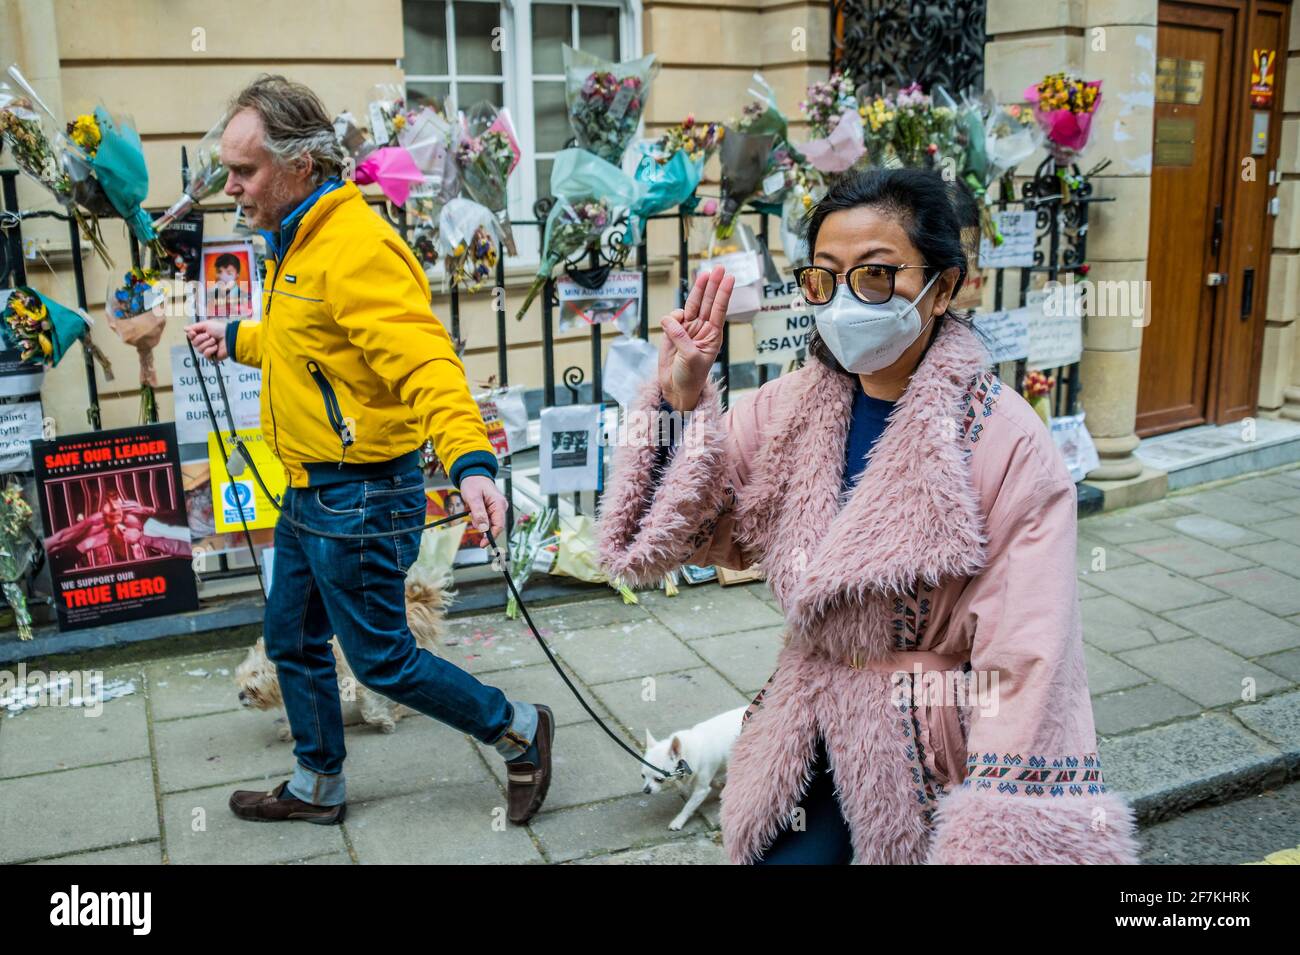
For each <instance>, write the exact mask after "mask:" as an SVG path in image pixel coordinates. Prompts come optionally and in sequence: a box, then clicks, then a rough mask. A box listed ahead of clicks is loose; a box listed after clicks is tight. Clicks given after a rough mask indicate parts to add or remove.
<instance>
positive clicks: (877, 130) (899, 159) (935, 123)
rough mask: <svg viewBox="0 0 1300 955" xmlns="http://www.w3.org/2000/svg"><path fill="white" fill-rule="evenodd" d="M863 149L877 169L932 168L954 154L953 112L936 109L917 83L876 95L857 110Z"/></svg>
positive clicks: (943, 108) (945, 109) (954, 116)
mask: <svg viewBox="0 0 1300 955" xmlns="http://www.w3.org/2000/svg"><path fill="white" fill-rule="evenodd" d="M859 112H860V114H861V116H862V118H863V119H864V120H865V121H866V129H865V135H866V146H867V151H868V152H869V153H870V155H871V161H872V163H873V164H875V165H877V166H883V167H886V168H897V167H901V166H934V165H935V164H936V163H937V162H938V161H939V160H940V158H941V157H943V156H951V155H954V153H955V152H956V149H955V144H956V131H955V120H956V115H955V112H954V110H953V109H952V108H951V107H948V106H936V105H934V102H933V100H932V99H931V98H930V96H929V95H927V94H925V93H923V92H921V85H920V84H919V83H911V84H909V85H907V86H905V87H903V88H902V89H901V90H899V91H898V92H897V93H896V94H891V95H885V96H876V97H873V98H872V99H871V100H869V101H868V102H866V103H864V104H863V105H862V106H861V107H859Z"/></svg>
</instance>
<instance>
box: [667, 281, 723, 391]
mask: <svg viewBox="0 0 1300 955" xmlns="http://www.w3.org/2000/svg"><path fill="white" fill-rule="evenodd" d="M735 286H736V277H735V276H734V275H728V274H727V272H726V269H724V268H723V267H722V266H720V265H719V266H716V267H715V268H714V269H713V270H712V271H711V272H701V273H700V274H699V275H698V276H697V277H696V279H695V285H694V287H692V288H691V294H690V296H689V297H688V298H687V299H686V305H685V306H684V307H682V308H675V309H673V310H672V311H671V312H669V313H668V314H667V315H665V316H664V317H663V318H662V319H660V320H659V325H660V327H661V328H663V330H664V339H663V343H662V344H661V345H660V346H659V390H660V391H661V392H662V393H663V396H664V397H665V398H666V399H667V400H668V403H669V404H670V405H672V406H673V408H674V409H676V410H677V411H692V410H694V408H695V405H696V404H697V403H698V402H699V400H700V392H701V391H703V390H704V383H705V382H706V381H708V378H709V369H710V368H712V367H713V362H714V361H715V360H716V359H717V357H718V352H719V351H720V350H721V349H722V323H723V322H725V321H726V319H727V305H728V303H729V302H730V301H731V290H732V289H733V288H735Z"/></svg>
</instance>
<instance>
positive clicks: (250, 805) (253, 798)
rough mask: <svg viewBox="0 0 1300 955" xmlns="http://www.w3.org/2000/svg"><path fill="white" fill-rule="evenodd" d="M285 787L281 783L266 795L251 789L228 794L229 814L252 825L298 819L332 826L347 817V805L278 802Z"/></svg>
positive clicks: (283, 800)
mask: <svg viewBox="0 0 1300 955" xmlns="http://www.w3.org/2000/svg"><path fill="white" fill-rule="evenodd" d="M288 785H289V780H287V779H286V780H285V781H284V782H282V783H280V785H278V786H276V787H275V788H274V789H272V790H271V791H270V792H259V791H256V790H252V789H237V790H235V791H234V792H233V793H231V794H230V811H231V812H233V813H234V814H235V815H236V816H238V817H239V818H240V819H251V820H252V821H253V822H288V821H290V820H294V819H301V820H302V821H304V822H311V823H315V824H316V825H318V826H332V825H335V824H337V823H340V822H342V821H343V819H344V817H345V816H347V814H348V804H347V803H345V802H344V803H339V804H338V805H337V806H317V805H314V804H312V803H309V802H303V801H302V800H301V799H298V798H296V797H294V796H290V797H289V798H288V799H281V798H280V796H281V795H282V794H283V793H284V788H285V787H286V786H288Z"/></svg>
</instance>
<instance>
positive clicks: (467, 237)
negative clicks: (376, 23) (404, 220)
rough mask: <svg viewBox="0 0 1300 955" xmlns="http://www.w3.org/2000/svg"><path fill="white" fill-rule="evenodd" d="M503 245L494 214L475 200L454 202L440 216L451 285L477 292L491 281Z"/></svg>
mask: <svg viewBox="0 0 1300 955" xmlns="http://www.w3.org/2000/svg"><path fill="white" fill-rule="evenodd" d="M500 242H501V240H500V238H499V237H498V235H497V229H496V219H495V217H494V216H493V215H492V212H491V210H489V209H487V208H485V207H483V206H481V205H479V204H478V203H477V202H474V201H473V200H471V199H463V198H457V199H452V200H451V201H450V202H448V203H447V204H446V205H445V206H444V207H443V209H442V212H441V213H440V214H439V216H438V230H437V244H438V251H439V252H440V253H441V255H442V256H443V264H444V267H445V269H446V281H447V282H448V283H449V284H451V285H459V286H461V287H462V288H464V289H465V290H466V291H468V292H477V291H478V290H479V289H481V288H482V287H483V285H484V283H486V282H489V281H491V280H492V278H493V277H494V276H495V275H496V268H497V258H498V256H499V255H500V252H499V246H500Z"/></svg>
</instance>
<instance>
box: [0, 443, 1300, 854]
mask: <svg viewBox="0 0 1300 955" xmlns="http://www.w3.org/2000/svg"><path fill="white" fill-rule="evenodd" d="M1078 571H1079V581H1080V600H1081V610H1082V616H1083V620H1084V640H1085V644H1086V663H1087V667H1088V674H1089V688H1090V690H1091V692H1092V694H1093V707H1094V714H1095V716H1096V722H1097V728H1098V736H1099V746H1100V749H1101V754H1102V764H1103V767H1104V769H1105V773H1106V778H1107V782H1108V784H1109V785H1111V786H1113V787H1114V788H1116V789H1118V790H1120V791H1121V792H1123V793H1125V794H1126V795H1128V796H1129V797H1130V798H1131V799H1133V800H1134V803H1135V805H1136V806H1137V807H1138V810H1139V814H1140V816H1141V817H1142V818H1143V819H1144V820H1146V821H1149V822H1155V821H1156V820H1160V819H1165V818H1168V817H1170V816H1173V815H1176V814H1178V813H1181V812H1183V811H1185V810H1187V809H1188V808H1190V807H1193V806H1197V805H1202V804H1206V803H1211V804H1212V803H1215V802H1218V801H1222V800H1224V799H1227V798H1230V797H1233V796H1237V795H1242V794H1248V793H1252V792H1258V791H1260V789H1261V787H1265V786H1276V785H1279V784H1282V783H1284V782H1285V781H1286V780H1288V779H1294V778H1295V777H1296V776H1297V775H1298V774H1300V468H1291V469H1286V470H1280V471H1276V472H1272V473H1267V474H1263V475H1256V476H1248V477H1245V478H1241V479H1237V480H1234V481H1231V482H1225V483H1222V484H1219V485H1215V486H1207V487H1201V488H1195V489H1191V490H1189V491H1186V492H1179V493H1175V494H1172V495H1170V496H1169V497H1168V498H1166V499H1164V500H1162V501H1158V502H1154V503H1152V504H1144V505H1141V506H1139V507H1134V508H1129V509H1127V510H1123V511H1116V512H1111V513H1107V514H1103V515H1098V516H1095V517H1089V518H1085V519H1083V520H1082V521H1081V522H1080V525H1079V551H1078ZM525 596H526V594H525ZM638 596H639V598H640V599H639V602H638V603H637V604H635V605H629V604H626V603H624V602H623V600H622V599H621V598H619V597H618V596H617V595H616V594H614V593H613V591H610V592H609V594H608V595H605V596H600V597H597V598H593V599H589V600H584V601H580V602H577V603H569V604H563V605H558V606H549V607H539V608H537V609H536V610H535V611H533V616H534V619H535V620H536V622H537V624H538V626H539V627H540V628H541V630H542V632H543V635H544V636H545V638H546V639H547V641H548V642H549V644H550V646H551V647H552V648H553V650H554V652H555V653H556V655H557V657H559V659H560V660H561V661H562V664H563V666H564V667H565V669H566V672H567V673H568V674H569V676H570V678H571V679H572V680H573V681H574V682H575V683H576V684H577V685H578V687H579V688H580V689H581V690H582V691H583V693H584V694H585V695H586V697H587V699H588V700H589V701H590V703H591V705H592V706H593V708H594V709H595V710H596V711H597V712H598V713H600V714H601V716H602V717H604V718H606V719H607V720H608V721H609V722H610V724H611V725H612V726H613V727H614V728H615V729H616V731H617V732H619V733H620V734H622V736H623V737H624V739H625V741H626V742H628V743H629V744H633V745H637V744H640V743H641V741H642V740H643V739H644V735H645V731H646V730H647V729H649V730H651V731H652V732H653V733H654V734H655V735H656V736H660V737H662V736H665V735H667V734H668V733H670V732H671V731H673V730H675V729H680V728H683V727H684V726H689V725H691V724H693V723H695V722H696V721H698V720H700V719H704V718H706V717H708V716H711V715H715V714H717V713H719V712H722V711H723V710H726V709H729V708H731V707H734V706H739V705H742V704H743V703H745V702H747V701H748V700H749V699H750V698H751V697H752V696H753V694H754V693H755V691H757V690H758V689H759V687H761V686H762V684H763V683H764V682H765V681H766V679H767V677H768V676H769V675H770V673H771V668H772V666H773V665H774V662H775V659H776V654H777V652H778V650H779V648H780V642H781V640H780V638H781V629H782V619H781V614H780V611H779V609H778V608H777V607H776V605H775V602H774V600H773V599H772V596H771V594H770V593H769V592H768V591H767V588H766V585H765V584H763V583H762V582H757V583H750V584H744V585H738V586H735V587H728V588H722V587H719V586H718V585H717V584H705V585H699V586H695V587H692V586H690V585H683V586H682V588H681V592H680V593H679V595H678V596H676V597H671V598H670V597H667V596H665V595H664V594H663V593H662V592H644V593H641V594H639V595H638ZM448 631H449V633H448V637H447V640H446V643H445V645H444V647H443V650H442V652H443V653H444V654H445V655H446V656H447V657H448V658H449V659H451V660H453V661H454V662H456V663H457V664H458V665H461V666H464V667H465V668H466V669H468V670H469V671H470V672H472V673H475V674H476V675H479V676H480V677H481V678H482V679H484V680H486V681H487V682H491V683H495V684H497V685H499V686H501V687H503V688H504V689H505V690H506V691H507V692H508V693H509V694H510V695H512V696H518V697H521V698H524V699H533V700H542V701H546V702H549V703H550V704H551V705H552V707H553V708H554V710H555V713H556V717H557V722H558V725H559V731H558V733H557V737H556V750H555V760H556V776H555V779H554V783H553V785H552V789H551V794H550V797H549V799H548V801H547V805H546V808H545V811H544V812H542V813H541V814H539V815H538V816H537V817H536V818H535V819H534V820H533V822H532V823H531V824H529V825H528V826H526V827H514V826H510V825H508V824H507V823H506V822H505V820H504V813H505V790H504V783H505V780H504V771H503V768H502V763H501V761H500V759H499V758H498V757H497V756H496V754H495V753H494V752H493V751H492V750H491V749H490V748H489V747H485V746H483V745H481V744H478V743H476V742H475V741H473V740H471V739H469V738H468V737H465V736H463V735H461V734H459V733H456V732H455V731H453V730H451V729H449V728H448V727H445V726H442V725H440V724H436V723H434V722H433V721H431V720H428V719H426V718H424V717H422V716H420V715H418V714H416V715H412V716H409V717H406V718H405V719H403V720H401V721H400V722H399V723H398V725H397V728H396V732H394V733H392V734H384V733H381V732H379V731H378V730H377V729H375V728H373V727H369V726H366V725H364V724H363V723H361V722H360V721H359V718H358V716H357V713H356V712H355V707H347V708H345V709H346V712H347V720H348V724H349V725H348V729H347V746H348V753H349V756H348V763H347V772H348V787H349V807H348V818H347V821H346V822H345V823H344V824H343V825H341V826H335V827H320V826H262V825H253V824H249V823H245V822H242V821H240V820H238V819H236V818H235V817H234V816H232V815H231V813H230V812H229V809H228V808H227V806H226V801H227V799H228V798H229V793H230V792H231V791H232V790H234V789H237V788H262V787H265V788H267V789H270V788H271V787H272V786H274V785H275V784H276V783H277V782H279V781H280V780H281V779H283V778H284V776H285V775H286V774H287V773H288V772H289V771H290V770H291V769H292V766H293V762H294V760H293V754H292V746H293V744H292V742H286V741H282V740H281V739H280V731H281V729H282V726H283V724H282V723H280V722H277V717H276V714H274V713H266V712H252V711H248V710H246V709H244V708H243V707H241V706H240V704H239V701H238V698H237V696H236V690H235V687H234V684H233V676H232V675H233V672H234V668H235V666H236V665H237V664H238V662H239V660H240V659H241V657H242V652H241V651H231V650H219V651H212V652H206V653H197V654H192V655H189V656H183V657H166V658H161V659H152V660H143V661H141V662H133V663H128V664H122V665H120V666H110V667H107V668H104V675H105V679H106V680H110V679H119V678H120V679H130V680H133V681H135V685H136V692H135V693H133V694H131V695H128V696H123V697H121V698H119V699H114V700H109V701H106V702H105V703H104V704H103V706H102V710H101V712H100V713H99V715H98V716H94V717H91V716H88V715H87V713H88V711H87V710H85V709H82V708H74V707H66V706H38V707H34V708H32V709H28V710H25V711H24V712H22V713H21V714H19V715H16V716H12V717H5V718H0V832H3V833H4V838H0V862H34V863H60V862H101V863H106V864H157V863H160V862H162V863H169V864H179V863H191V862H196V863H197V862H208V863H250V862H257V863H306V864H355V863H382V862H454V863H528V864H531V863H581V864H627V865H646V864H702V865H713V864H722V863H724V862H725V854H724V852H723V850H722V847H721V834H720V832H719V828H718V807H717V802H716V799H711V800H710V801H709V802H707V803H705V805H704V806H703V807H702V810H701V812H700V813H698V814H697V815H696V816H695V817H694V818H693V819H692V820H691V821H690V823H689V824H688V825H687V826H686V828H685V829H683V830H681V831H680V832H670V831H669V830H668V823H669V821H670V820H671V819H672V818H673V816H674V815H676V813H677V811H678V810H679V809H680V807H681V803H682V800H683V798H684V795H682V794H678V793H674V792H664V793H659V794H655V795H645V794H643V793H642V792H641V785H642V783H641V777H640V773H639V769H638V767H637V765H636V764H635V763H633V762H632V761H631V760H630V759H629V758H628V757H627V755H626V754H625V753H623V752H622V751H621V750H620V749H619V748H618V747H617V746H616V745H615V744H614V743H613V742H612V741H610V740H609V739H608V738H607V737H605V736H604V735H603V734H602V733H601V732H600V730H599V728H598V727H596V726H595V724H594V723H592V722H591V721H590V719H589V718H588V716H587V714H586V713H585V712H584V711H583V710H582V709H581V707H580V706H579V705H578V704H577V702H576V701H575V700H573V699H572V698H571V697H569V696H568V694H567V690H565V688H564V686H563V685H562V684H561V683H560V681H559V679H558V677H556V676H555V674H554V673H553V671H551V669H550V665H549V664H548V663H547V662H546V659H545V656H544V654H543V653H542V651H541V650H540V648H539V647H537V646H536V644H535V643H534V641H533V639H532V637H531V635H530V634H529V633H528V631H527V629H526V628H525V626H524V624H523V623H522V621H511V620H507V619H506V618H505V616H504V614H502V613H491V614H481V615H477V616H471V617H453V618H451V619H450V620H449V621H448ZM72 665H74V664H69V666H72Z"/></svg>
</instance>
